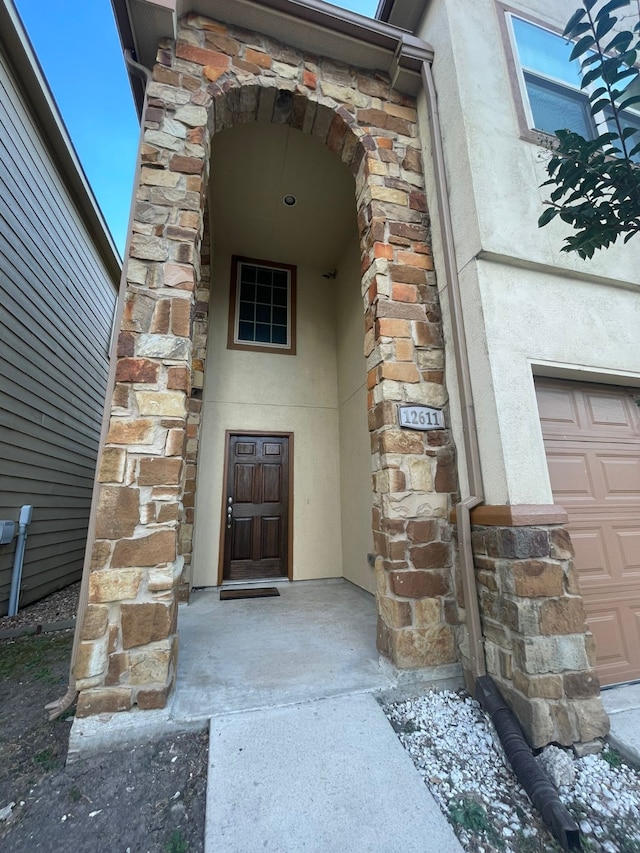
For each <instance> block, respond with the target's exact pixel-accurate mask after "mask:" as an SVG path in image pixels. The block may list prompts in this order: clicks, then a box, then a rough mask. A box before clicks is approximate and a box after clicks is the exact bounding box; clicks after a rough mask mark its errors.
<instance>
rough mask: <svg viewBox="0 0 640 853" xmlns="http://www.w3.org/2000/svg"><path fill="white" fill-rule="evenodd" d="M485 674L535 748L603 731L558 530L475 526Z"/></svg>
mask: <svg viewBox="0 0 640 853" xmlns="http://www.w3.org/2000/svg"><path fill="white" fill-rule="evenodd" d="M473 542H474V555H475V564H476V579H477V583H478V591H479V599H480V607H481V613H482V624H483V631H484V635H485V651H486V657H487V668H488V671H489V674H490V675H492V676H493V678H494V679H495V681H496V682H497V684H498V686H499V688H500V691H501V692H502V694H503V695H504V697H505V698H506V699H507V701H508V702H509V704H510V705H511V707H512V709H513V711H514V713H515V714H516V716H517V717H518V719H519V720H520V723H521V725H522V726H523V729H524V731H525V734H526V735H527V738H528V740H529V742H530V744H531V745H532V746H533V747H542V746H545V745H546V744H548V743H560V744H563V745H565V746H568V745H570V744H573V743H576V742H588V741H592V740H594V739H595V738H600V737H603V736H604V735H606V734H607V732H608V728H609V725H608V718H607V715H606V713H605V712H604V709H603V707H602V702H601V699H600V695H599V693H600V683H599V680H598V676H597V674H596V672H595V670H594V665H595V647H594V643H593V636H592V635H591V634H590V633H589V632H588V631H587V628H586V625H585V616H584V607H583V603H582V598H581V596H580V589H579V586H578V577H577V572H576V570H575V567H574V565H573V559H572V558H573V548H572V545H571V541H570V538H569V535H568V533H567V531H566V530H565V529H564V528H563V527H562V526H555V525H553V526H552V525H544V526H541V525H536V526H510V527H502V526H495V527H494V526H490V527H487V526H474V527H473Z"/></svg>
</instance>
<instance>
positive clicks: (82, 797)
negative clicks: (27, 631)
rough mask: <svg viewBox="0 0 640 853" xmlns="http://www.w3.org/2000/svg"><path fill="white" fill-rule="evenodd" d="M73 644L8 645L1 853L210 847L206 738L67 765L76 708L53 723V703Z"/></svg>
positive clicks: (28, 641)
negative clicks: (207, 837) (49, 712)
mask: <svg viewBox="0 0 640 853" xmlns="http://www.w3.org/2000/svg"><path fill="white" fill-rule="evenodd" d="M72 642H73V632H72V631H70V630H67V631H58V632H56V633H51V634H40V635H37V636H24V637H19V638H17V639H11V640H1V641H0V697H1V705H0V851H4V850H6V851H12V853H32V852H33V851H43V853H47V852H48V851H50V853H62V851H64V853H66V851H74V853H94V851H95V853H98V851H99V853H103V851H109V853H110V851H114V853H116V851H121V853H127V851H128V853H138V851H140V853H143V851H145V853H146V851H153V853H156V851H158V852H159V853H187V851H189V853H192V851H201V850H203V849H204V813H205V793H206V778H207V775H206V773H207V746H208V735H207V733H206V732H196V733H188V734H176V735H175V736H174V737H169V738H165V739H163V740H161V741H157V742H154V743H151V744H145V745H142V746H137V747H135V748H133V749H131V748H126V749H119V750H114V751H111V752H108V753H104V754H100V755H94V756H92V757H87V758H82V759H80V760H79V761H76V762H75V763H73V764H71V765H69V766H65V759H66V754H67V744H68V738H69V731H70V728H71V723H72V721H73V711H71V712H67V713H66V714H65V715H63V717H62V718H61V719H59V720H56V721H55V722H48V721H47V718H46V715H45V712H44V706H45V704H46V703H47V702H51V701H53V700H54V699H57V698H59V697H60V696H61V695H62V694H63V693H64V692H65V690H66V684H67V676H68V672H69V657H70V654H71V645H72ZM11 804H13V805H11ZM4 815H6V816H4Z"/></svg>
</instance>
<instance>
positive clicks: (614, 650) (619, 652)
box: [585, 593, 640, 684]
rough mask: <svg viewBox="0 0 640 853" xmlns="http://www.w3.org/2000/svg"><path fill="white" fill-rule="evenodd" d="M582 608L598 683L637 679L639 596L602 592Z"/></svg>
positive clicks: (639, 663)
mask: <svg viewBox="0 0 640 853" xmlns="http://www.w3.org/2000/svg"><path fill="white" fill-rule="evenodd" d="M585 611H586V616H587V624H588V626H589V629H590V630H591V632H592V633H593V636H594V639H595V641H596V654H597V670H598V674H599V676H600V680H601V682H602V684H615V683H617V682H619V681H630V680H632V679H636V678H640V596H638V595H637V593H636V595H635V596H634V597H633V598H632V599H629V598H627V597H624V596H622V597H621V596H616V595H613V596H606V595H602V596H601V597H600V600H599V602H598V603H596V602H585Z"/></svg>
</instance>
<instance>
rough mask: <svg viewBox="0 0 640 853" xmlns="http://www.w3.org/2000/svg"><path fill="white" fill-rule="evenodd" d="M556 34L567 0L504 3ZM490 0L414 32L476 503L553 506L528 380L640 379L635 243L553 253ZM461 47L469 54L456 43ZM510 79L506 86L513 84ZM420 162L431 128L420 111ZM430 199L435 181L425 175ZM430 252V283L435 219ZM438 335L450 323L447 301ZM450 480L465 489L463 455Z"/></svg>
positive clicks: (455, 411)
mask: <svg viewBox="0 0 640 853" xmlns="http://www.w3.org/2000/svg"><path fill="white" fill-rule="evenodd" d="M509 5H510V8H512V9H513V10H514V11H517V10H520V11H521V12H522V13H523V15H524V17H527V18H530V19H533V20H537V21H545V22H547V24H548V25H549V26H550V27H555V28H556V29H557V30H558V31H561V30H562V29H563V27H564V25H565V23H566V21H567V20H568V18H569V16H570V15H571V13H572V11H573V9H574V6H575V4H574V3H573V2H572V0H566V2H562V3H557V2H547V0H528V2H526V3H518V2H514V3H511V4H509ZM503 17H504V10H503V8H502V7H501V6H499V5H498V4H497V3H495V2H494V0H480V2H478V3H473V4H469V3H466V2H464V0H444V2H440V3H430V4H427V10H426V13H425V15H424V18H423V20H422V22H421V25H420V27H419V29H418V34H419V35H420V36H422V37H423V38H425V39H427V40H428V41H429V42H430V43H431V44H432V45H433V47H434V51H435V57H436V58H435V61H434V64H433V74H434V79H435V84H436V88H437V91H438V103H439V109H440V116H441V121H442V125H443V138H444V152H445V161H446V166H447V177H448V183H449V196H450V202H451V209H452V217H453V231H454V238H455V249H456V256H457V266H458V272H459V276H460V282H461V289H462V299H463V310H464V318H465V327H466V333H467V341H468V345H469V360H470V365H471V374H472V384H473V396H474V404H475V409H476V417H477V422H478V432H479V442H480V451H481V457H482V472H483V481H484V490H485V500H486V502H487V503H488V504H505V503H509V504H523V503H524V504H544V503H551V500H552V498H551V489H550V485H549V477H548V473H547V467H546V459H545V455H544V447H543V443H542V434H541V430H540V424H539V416H538V410H537V406H536V400H535V394H534V386H533V376H534V375H536V374H538V375H558V376H566V377H569V378H574V379H580V378H585V379H590V380H592V381H593V380H595V381H598V382H610V383H617V384H621V383H622V384H627V383H628V384H633V385H637V384H640V373H639V372H638V367H637V353H636V350H637V347H636V345H635V343H634V341H636V340H637V333H638V329H639V328H640V324H639V320H640V313H639V312H640V309H639V306H638V285H639V284H640V275H639V272H638V271H639V270H640V245H635V243H634V242H633V241H632V242H631V243H630V244H628V245H627V246H622V245H616V246H614V247H613V248H610V249H608V250H607V251H606V252H600V253H596V255H595V256H594V258H593V259H591V260H588V261H583V260H581V259H579V258H578V257H577V256H575V255H572V254H567V253H564V252H561V251H560V248H561V246H562V240H563V237H564V236H565V233H568V232H567V230H566V229H567V226H565V225H564V224H563V223H561V222H559V221H558V220H555V221H554V222H553V223H552V224H551V226H547V227H546V228H543V229H540V228H538V227H537V219H538V217H539V215H540V213H541V212H542V209H543V202H544V200H545V199H546V198H547V197H548V190H547V189H546V188H540V184H542V182H543V181H544V180H545V178H546V173H545V160H546V158H547V157H548V156H549V154H548V152H547V151H546V150H545V149H544V148H543V147H542V145H541V144H540V145H539V144H536V143H534V142H530V141H528V140H526V139H524V138H521V133H520V129H519V125H518V120H517V114H516V100H515V98H517V97H520V94H519V91H518V90H517V89H516V93H515V94H514V88H513V86H512V72H510V69H509V51H510V49H511V48H510V44H509V43H508V42H506V41H505V38H504V31H506V29H507V28H504V29H503V28H502V27H501V18H503ZM470 44H473V50H469V49H468V47H469V45H470ZM516 85H517V84H516ZM419 106H420V107H421V108H420V109H419V119H420V122H421V138H422V140H423V143H424V153H425V162H429V161H430V160H429V156H430V155H429V144H430V143H429V131H428V126H427V121H426V112H425V110H424V104H419ZM426 171H427V175H426V180H427V190H428V195H430V197H431V198H433V195H434V181H433V175H432V174H430V170H429V169H427V170H426ZM433 225H434V232H435V235H436V239H435V240H434V257H435V260H436V268H437V269H438V272H439V273H440V274H439V276H438V281H439V282H440V283H441V284H442V283H444V281H445V277H444V275H443V274H442V253H441V241H440V235H439V233H438V226H437V222H436V221H435V218H434V221H433ZM442 304H443V308H444V313H445V334H446V331H447V328H448V317H447V312H446V300H445V299H442ZM447 371H448V373H447V378H448V382H447V384H448V387H449V389H450V394H451V406H452V420H453V426H454V432H455V433H456V443H458V444H459V443H460V441H461V428H460V417H459V407H458V401H457V395H456V383H455V380H454V371H453V359H451V358H450V359H448V361H447ZM461 461H462V465H461V470H460V476H461V479H462V481H463V482H464V478H465V472H464V463H463V460H461Z"/></svg>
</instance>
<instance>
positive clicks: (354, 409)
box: [336, 234, 375, 592]
mask: <svg viewBox="0 0 640 853" xmlns="http://www.w3.org/2000/svg"><path fill="white" fill-rule="evenodd" d="M336 335H337V366H338V406H339V420H340V501H341V505H342V565H343V574H344V577H345V578H347V580H350V581H351V582H352V583H355V584H357V585H358V586H361V587H364V589H367V590H369V592H374V590H375V575H374V571H373V568H372V567H371V566H370V565H369V563H368V562H367V554H368V553H372V552H373V550H374V549H373V533H372V529H371V508H372V499H371V447H370V439H369V428H368V425H367V382H366V380H367V364H366V360H365V357H364V354H363V339H364V318H363V316H362V297H361V296H360V251H359V247H358V241H357V238H356V236H355V234H354V238H353V241H352V243H351V246H350V247H349V249H348V250H347V252H346V254H345V257H344V260H343V262H342V263H341V264H340V268H339V270H338V275H337V277H336Z"/></svg>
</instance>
